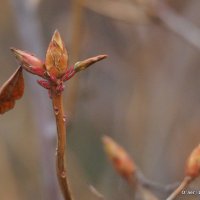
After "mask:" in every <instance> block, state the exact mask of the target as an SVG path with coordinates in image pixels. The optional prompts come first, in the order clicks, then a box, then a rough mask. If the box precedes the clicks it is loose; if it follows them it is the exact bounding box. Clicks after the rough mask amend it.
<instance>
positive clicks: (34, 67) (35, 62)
mask: <svg viewBox="0 0 200 200" xmlns="http://www.w3.org/2000/svg"><path fill="white" fill-rule="evenodd" d="M11 51H12V52H13V53H14V55H15V57H16V58H17V60H18V61H19V62H20V65H22V67H23V68H24V69H25V70H27V71H28V72H31V73H33V74H36V75H38V76H43V75H44V72H45V69H44V64H43V62H42V61H41V60H40V59H38V58H37V57H35V56H33V55H32V54H30V53H27V52H25V51H22V50H19V49H16V48H11Z"/></svg>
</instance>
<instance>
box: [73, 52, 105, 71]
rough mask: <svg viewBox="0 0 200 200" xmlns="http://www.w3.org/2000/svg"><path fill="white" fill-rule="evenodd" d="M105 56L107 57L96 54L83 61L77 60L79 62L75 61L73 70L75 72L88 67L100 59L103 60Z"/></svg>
mask: <svg viewBox="0 0 200 200" xmlns="http://www.w3.org/2000/svg"><path fill="white" fill-rule="evenodd" d="M107 57H108V56H107V55H98V56H94V57H91V58H88V59H86V60H83V61H79V62H77V63H75V65H74V70H75V71H76V72H79V71H82V70H84V69H86V68H88V67H89V66H90V65H92V64H94V63H96V62H98V61H100V60H103V59H105V58H107Z"/></svg>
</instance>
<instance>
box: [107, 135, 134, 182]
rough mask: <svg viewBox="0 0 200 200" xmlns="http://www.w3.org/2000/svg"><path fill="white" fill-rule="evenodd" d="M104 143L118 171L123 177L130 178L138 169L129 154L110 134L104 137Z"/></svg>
mask: <svg viewBox="0 0 200 200" xmlns="http://www.w3.org/2000/svg"><path fill="white" fill-rule="evenodd" d="M103 145H104V149H105V152H106V154H107V156H108V158H109V159H110V160H111V162H112V164H113V166H114V167H115V169H116V170H117V172H118V173H119V174H120V175H121V176H122V177H124V178H125V179H127V180H129V179H130V178H131V177H132V175H133V174H134V172H135V170H136V167H135V165H134V163H133V161H132V160H131V158H130V157H129V155H128V154H127V153H126V151H125V150H124V149H123V148H122V147H121V146H119V145H118V144H117V143H116V142H115V141H114V140H112V139H111V138H110V137H108V136H104V137H103Z"/></svg>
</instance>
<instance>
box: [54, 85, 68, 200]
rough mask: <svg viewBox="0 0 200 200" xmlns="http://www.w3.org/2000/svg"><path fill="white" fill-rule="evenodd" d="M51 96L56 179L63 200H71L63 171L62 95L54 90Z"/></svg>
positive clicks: (63, 123)
mask: <svg viewBox="0 0 200 200" xmlns="http://www.w3.org/2000/svg"><path fill="white" fill-rule="evenodd" d="M51 95H52V103H53V110H54V115H55V118H56V125H57V134H58V138H57V149H56V164H57V166H56V167H57V177H58V181H59V184H60V188H61V190H62V193H63V196H64V198H65V200H72V196H71V192H70V189H69V185H68V180H67V174H66V170H65V146H66V126H65V121H66V117H65V114H64V108H63V96H62V93H57V92H56V90H54V88H52V90H51Z"/></svg>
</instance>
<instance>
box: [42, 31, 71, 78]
mask: <svg viewBox="0 0 200 200" xmlns="http://www.w3.org/2000/svg"><path fill="white" fill-rule="evenodd" d="M45 66H46V70H47V73H48V74H49V76H50V77H54V78H56V79H57V78H61V77H62V76H63V75H64V74H65V73H66V71H67V67H68V54H67V50H66V48H65V46H64V43H63V41H62V39H61V37H60V34H59V32H58V31H57V30H56V31H55V32H54V35H53V37H52V39H51V42H50V44H49V47H48V50H47V54H46V61H45Z"/></svg>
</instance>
